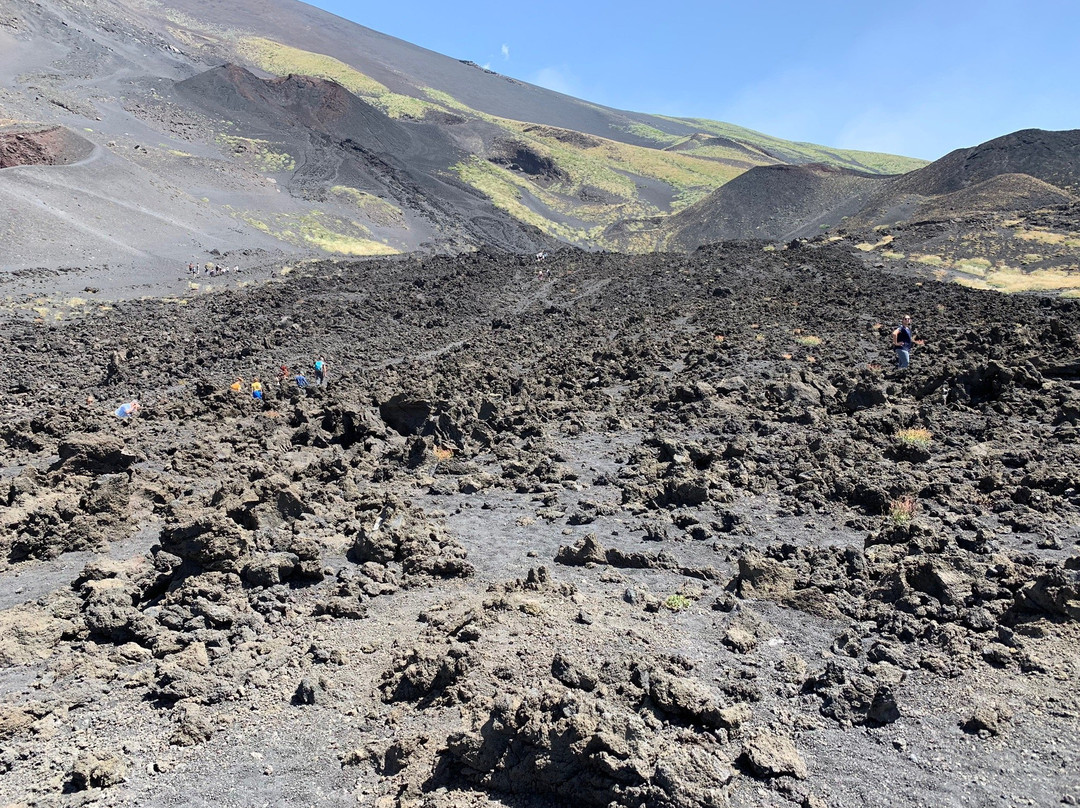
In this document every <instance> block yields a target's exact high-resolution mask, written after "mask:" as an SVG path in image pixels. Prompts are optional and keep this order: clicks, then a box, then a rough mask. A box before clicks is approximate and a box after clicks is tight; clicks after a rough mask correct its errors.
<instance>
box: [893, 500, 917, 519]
mask: <svg viewBox="0 0 1080 808" xmlns="http://www.w3.org/2000/svg"><path fill="white" fill-rule="evenodd" d="M918 510H919V502H918V500H917V499H915V497H897V498H896V499H894V500H891V501H890V502H889V519H891V520H892V522H893V524H895V525H906V524H907V523H908V522H910V521H911V520H912V519H914V518H915V514H916V512H918Z"/></svg>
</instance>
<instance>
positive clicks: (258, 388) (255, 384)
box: [251, 376, 263, 401]
mask: <svg viewBox="0 0 1080 808" xmlns="http://www.w3.org/2000/svg"><path fill="white" fill-rule="evenodd" d="M251 397H252V398H257V399H259V401H262V397H263V393H262V382H260V381H259V377H258V376H256V377H255V378H254V379H252V380H251Z"/></svg>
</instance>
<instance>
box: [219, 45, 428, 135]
mask: <svg viewBox="0 0 1080 808" xmlns="http://www.w3.org/2000/svg"><path fill="white" fill-rule="evenodd" d="M236 50H237V53H239V54H240V55H241V56H242V57H243V58H244V59H246V60H248V61H249V62H250V63H252V64H254V65H256V66H257V67H259V68H261V69H262V70H265V71H266V72H267V73H273V74H274V75H276V76H287V75H289V74H290V73H295V74H299V75H302V76H314V77H315V78H320V79H328V80H330V81H336V82H337V83H338V84H340V85H341V86H342V87H344V88H345V89H346V90H348V91H349V92H351V93H353V94H354V95H358V96H362V97H364V98H365V99H367V100H368V101H370V102H371V103H372V104H374V105H375V106H377V107H379V108H380V109H381V110H382V111H383V112H385V113H386V114H387V115H389V116H390V117H391V118H416V119H421V118H423V117H424V116H425V115H426V114H427V113H428V111H429V110H433V109H439V110H441V109H442V107H440V106H439V105H438V104H434V103H432V102H430V101H425V100H424V99H422V98H414V97H413V96H411V95H402V94H400V93H394V92H391V91H390V89H389V88H388V87H387V86H386V85H385V84H383V83H382V82H379V81H376V80H375V79H373V78H372V77H371V76H368V75H366V74H365V73H362V72H360V71H359V70H357V69H356V68H355V67H353V66H352V65H350V64H347V63H346V62H343V61H341V60H340V59H337V58H335V57H333V56H329V55H327V54H325V53H315V52H314V51H307V50H302V49H300V48H294V47H292V46H291V45H283V44H282V43H280V42H275V41H274V40H272V39H265V38H263V37H257V36H243V37H240V38H239V39H238V40H237V42H236Z"/></svg>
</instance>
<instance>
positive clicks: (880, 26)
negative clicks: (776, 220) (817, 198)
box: [313, 0, 1080, 160]
mask: <svg viewBox="0 0 1080 808" xmlns="http://www.w3.org/2000/svg"><path fill="white" fill-rule="evenodd" d="M313 5H316V6H319V7H321V8H324V9H326V10H328V11H331V12H333V13H335V14H338V15H340V16H342V17H346V18H348V19H351V20H353V21H355V22H358V23H360V24H361V25H365V26H367V27H368V28H373V29H375V30H376V31H381V32H382V33H385V34H390V35H392V36H396V37H398V38H400V39H404V40H407V41H409V42H412V43H414V44H416V45H421V46H423V47H425V48H430V49H431V50H434V51H438V52H439V53H443V54H446V55H447V56H452V57H454V58H457V59H470V60H472V61H474V62H477V63H479V64H482V65H485V66H487V67H490V68H491V69H492V70H496V71H498V72H500V73H504V74H506V75H508V76H513V77H514V78H518V79H521V80H524V81H528V82H532V83H534V84H539V85H542V86H544V87H548V88H550V89H553V90H559V91H560V92H564V93H568V94H570V95H574V96H577V97H579V98H583V99H585V100H587V101H593V102H596V103H599V104H604V105H607V106H611V107H616V108H619V109H628V110H634V111H638V112H651V113H660V114H666V115H677V116H683V117H698V118H711V119H713V120H720V121H727V122H730V123H734V124H738V125H740V126H747V127H750V128H751V129H757V130H759V131H762V132H766V133H768V134H770V135H776V136H778V137H783V138H788V139H791V140H802V141H809V142H814V143H821V144H825V145H829V146H834V147H843V148H852V149H867V150H870V151H884V152H892V153H895V154H904V155H908V156H911V157H922V158H925V159H928V160H933V159H936V158H938V157H941V156H942V155H943V154H945V153H947V152H949V151H951V150H953V149H956V148H961V147H965V146H974V145H976V144H978V143H981V142H983V141H986V140H990V139H991V138H994V137H998V136H999V135H1004V134H1007V133H1009V132H1013V131H1015V130H1017V129H1027V128H1041V129H1075V128H1080V56H1078V53H1080V0H1029V2H1016V1H1014V0H982V2H973V1H971V0H936V2H927V1H926V0H913V1H912V2H899V3H897V2H888V0H886V2H877V3H872V2H867V1H866V0H862V1H861V2H849V1H846V0H834V1H833V2H812V1H811V0H804V2H801V3H793V2H781V1H780V0H757V2H754V1H753V0H751V1H750V2H748V1H747V0H739V1H738V2H729V1H728V0H714V1H713V2H706V1H705V0H700V1H699V0H669V2H666V3H665V2H655V0H654V1H653V2H649V3H645V2H637V0H627V2H621V3H616V2H607V1H606V0H604V1H602V2H580V0H579V2H571V1H570V0H547V2H544V3H535V4H532V3H530V4H518V3H507V2H505V0H501V1H500V2H494V1H493V0H442V2H438V3H432V2H428V0H414V2H410V3H405V4H404V5H400V4H397V3H387V2H386V1H385V0H381V2H378V3H371V2H363V1H361V2H356V1H355V0H354V1H353V2H345V1H344V0H315V1H314V2H313Z"/></svg>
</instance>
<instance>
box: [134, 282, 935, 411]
mask: <svg viewBox="0 0 1080 808" xmlns="http://www.w3.org/2000/svg"><path fill="white" fill-rule="evenodd" d="M192 266H194V265H192ZM891 336H892V349H893V351H894V352H895V354H896V367H897V369H898V370H906V369H907V368H908V367H909V366H910V364H911V354H912V352H913V351H914V350H915V348H916V347H917V346H920V345H924V344H925V342H924V340H921V339H919V338H918V336H917V332H916V331H915V328H914V326H913V325H912V320H911V315H910V314H905V315H904V316H903V319H901V321H900V325H898V326H897V327H896V328H895V329H893V332H892V335H891ZM327 369H328V368H327V365H326V359H325V358H323V357H322V356H320V357H319V358H318V359H316V360H315V362H314V363H313V364H312V370H313V371H314V373H315V384H316V385H318V386H319V387H325V386H326V376H327ZM275 381H277V383H278V387H279V389H284V388H285V387H286V386H287V385H289V384H290V383H291V384H295V385H296V387H297V388H298V389H300V390H304V389H306V388H307V387H308V386H309V385H310V382H308V378H307V376H305V375H304V373H303V372H302V371H298V372H297V373H295V374H294V373H292V372H291V371H290V370H289V367H288V365H282V366H281V367H280V368H278V372H277V376H276V378H275ZM229 389H230V390H232V391H233V392H236V393H240V392H243V390H244V380H243V378H242V377H240V376H237V377H236V380H235V381H234V382H233V383H232V384H231V385H229ZM250 390H251V397H252V398H253V399H257V400H259V401H262V400H263V384H262V380H261V379H260V378H259V377H258V376H256V377H255V378H254V379H252V380H251V386H250ZM140 409H141V405H140V404H139V402H138V400H137V399H136V400H134V401H128V402H125V403H123V404H121V405H120V406H119V407H117V408H116V411H115V412H114V413H113V414H114V415H115V416H116V417H117V418H122V419H127V418H132V417H134V416H136V415H138V414H139V411H140Z"/></svg>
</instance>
